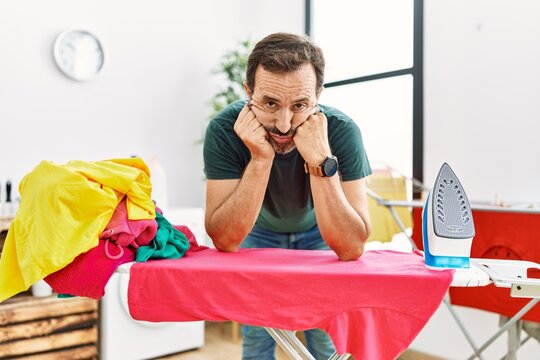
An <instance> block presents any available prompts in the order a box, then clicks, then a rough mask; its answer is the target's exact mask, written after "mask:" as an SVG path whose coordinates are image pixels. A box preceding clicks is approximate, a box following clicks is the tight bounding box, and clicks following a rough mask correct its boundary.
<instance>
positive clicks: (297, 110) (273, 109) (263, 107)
mask: <svg viewBox="0 0 540 360" xmlns="http://www.w3.org/2000/svg"><path fill="white" fill-rule="evenodd" d="M248 105H249V106H251V107H254V108H257V109H259V110H260V111H262V112H265V113H268V114H275V113H277V112H278V111H280V110H281V107H279V106H270V105H268V103H263V104H261V103H259V102H258V101H256V100H253V99H251V100H249V103H248ZM290 110H291V112H292V113H293V114H295V115H296V114H305V113H309V115H313V114H317V113H318V112H319V111H320V108H319V105H317V104H315V105H313V106H305V107H299V106H297V104H294V105H291V107H290ZM310 111H311V112H310ZM309 115H308V116H309Z"/></svg>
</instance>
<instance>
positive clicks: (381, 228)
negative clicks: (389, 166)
mask: <svg viewBox="0 0 540 360" xmlns="http://www.w3.org/2000/svg"><path fill="white" fill-rule="evenodd" d="M366 183H367V186H368V187H369V189H370V190H373V191H374V192H375V193H377V195H379V196H380V197H381V198H383V199H385V200H407V189H406V181H405V178H404V177H393V176H392V175H391V174H384V175H378V174H373V175H371V176H370V177H369V178H368V180H367V182H366ZM368 209H369V217H370V219H371V235H370V236H369V238H368V240H367V241H381V242H388V241H392V237H393V236H394V235H395V234H397V233H399V232H401V229H400V228H399V226H398V224H397V222H396V220H395V219H394V217H393V216H392V213H391V212H390V210H389V209H388V208H387V207H386V206H383V205H379V204H378V203H377V201H376V200H375V199H373V198H371V197H369V198H368ZM394 210H396V213H397V214H398V216H399V218H400V219H401V221H402V222H403V225H404V226H405V228H409V227H412V225H413V221H412V213H411V210H410V209H409V208H406V207H397V206H394Z"/></svg>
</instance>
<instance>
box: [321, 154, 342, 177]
mask: <svg viewBox="0 0 540 360" xmlns="http://www.w3.org/2000/svg"><path fill="white" fill-rule="evenodd" d="M322 170H323V173H324V175H325V176H334V175H335V174H336V172H337V170H338V162H337V159H336V158H335V157H327V158H326V160H324V162H323V164H322Z"/></svg>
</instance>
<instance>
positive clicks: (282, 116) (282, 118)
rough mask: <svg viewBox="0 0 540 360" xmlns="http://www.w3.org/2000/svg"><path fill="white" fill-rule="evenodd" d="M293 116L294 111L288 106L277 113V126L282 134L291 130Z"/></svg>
mask: <svg viewBox="0 0 540 360" xmlns="http://www.w3.org/2000/svg"><path fill="white" fill-rule="evenodd" d="M293 116H294V113H293V112H292V111H291V110H290V109H288V108H283V109H281V111H278V112H277V113H276V128H277V129H278V130H279V131H280V132H281V133H282V134H286V133H288V132H289V130H291V126H292V119H293Z"/></svg>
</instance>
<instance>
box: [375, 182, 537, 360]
mask: <svg viewBox="0 0 540 360" xmlns="http://www.w3.org/2000/svg"><path fill="white" fill-rule="evenodd" d="M408 180H411V181H412V184H413V186H417V187H418V188H419V189H421V190H422V191H424V190H429V188H427V187H425V186H424V185H423V184H422V183H421V182H419V181H418V180H416V179H408ZM367 192H368V196H370V197H371V198H372V199H374V200H375V201H376V202H377V204H378V205H381V206H384V207H386V208H387V209H388V210H389V211H390V214H391V215H392V218H393V219H394V221H395V222H396V224H397V225H398V227H399V228H400V230H401V232H402V233H403V234H404V235H405V236H406V237H407V239H408V241H409V243H410V245H411V247H412V249H417V246H416V244H415V242H414V240H413V239H412V237H411V236H410V235H409V233H408V232H407V229H406V228H405V226H404V225H403V222H402V221H401V219H400V217H399V215H398V214H397V212H396V208H400V207H409V208H423V206H424V201H419V200H407V201H404V200H388V199H383V198H382V197H381V196H379V195H378V194H377V193H376V192H374V191H372V190H371V189H368V190H367ZM471 209H472V210H486V211H494V212H510V213H513V212H515V213H531V214H538V213H539V212H540V211H539V210H538V209H533V208H527V207H524V206H518V207H497V206H492V205H486V204H474V203H472V204H471ZM473 267H474V268H477V269H480V270H481V271H482V272H484V273H485V274H487V275H488V277H489V278H490V282H493V284H494V285H495V286H496V287H504V288H510V294H509V295H510V296H511V297H516V298H529V299H531V300H530V301H529V302H528V303H527V304H526V305H524V306H523V307H522V308H521V309H520V310H519V311H518V312H517V313H516V314H515V315H514V316H512V317H511V318H510V320H508V321H507V322H506V323H505V324H504V325H503V326H501V327H500V328H499V330H498V331H497V332H496V333H495V334H493V335H492V336H491V337H490V338H489V339H488V340H486V341H485V342H484V344H482V345H481V346H477V345H476V344H475V342H474V340H473V339H472V336H471V334H470V333H469V331H468V330H467V328H466V327H465V325H464V323H463V322H462V321H461V319H460V318H459V316H458V314H457V313H456V311H455V310H454V309H453V308H452V304H451V303H450V301H449V300H448V299H447V298H445V299H444V304H445V306H446V307H447V308H448V310H449V311H450V314H451V316H452V317H453V318H454V320H455V321H456V323H457V324H458V326H459V328H460V330H461V332H462V333H463V335H464V336H465V338H466V339H467V342H468V343H469V345H470V346H471V348H472V349H473V351H474V353H473V354H472V355H471V356H470V357H469V358H468V360H472V359H475V358H479V359H481V360H483V359H484V358H483V357H482V352H483V351H484V350H485V349H486V348H487V347H488V346H489V345H491V344H492V343H493V342H494V341H495V340H496V339H497V338H498V337H499V336H501V335H502V334H503V333H504V332H505V331H507V330H508V329H510V327H512V326H513V325H515V324H516V323H517V322H518V321H519V320H521V318H522V317H523V316H524V315H525V314H526V313H527V312H528V311H529V310H531V309H532V308H533V307H534V306H535V305H536V304H537V303H538V302H539V301H540V279H536V278H528V277H527V269H529V268H532V269H540V265H539V264H537V263H534V262H529V261H519V260H500V259H484V258H481V259H480V258H476V259H471V268H473ZM486 285H488V284H478V285H475V284H474V283H471V284H470V285H465V286H469V287H471V286H473V287H474V286H486ZM452 286H456V284H452ZM460 286H464V285H460ZM529 339H530V336H528V337H527V338H526V339H525V340H523V341H522V342H521V344H519V345H523V344H524V343H525V342H526V341H528V340H529Z"/></svg>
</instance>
